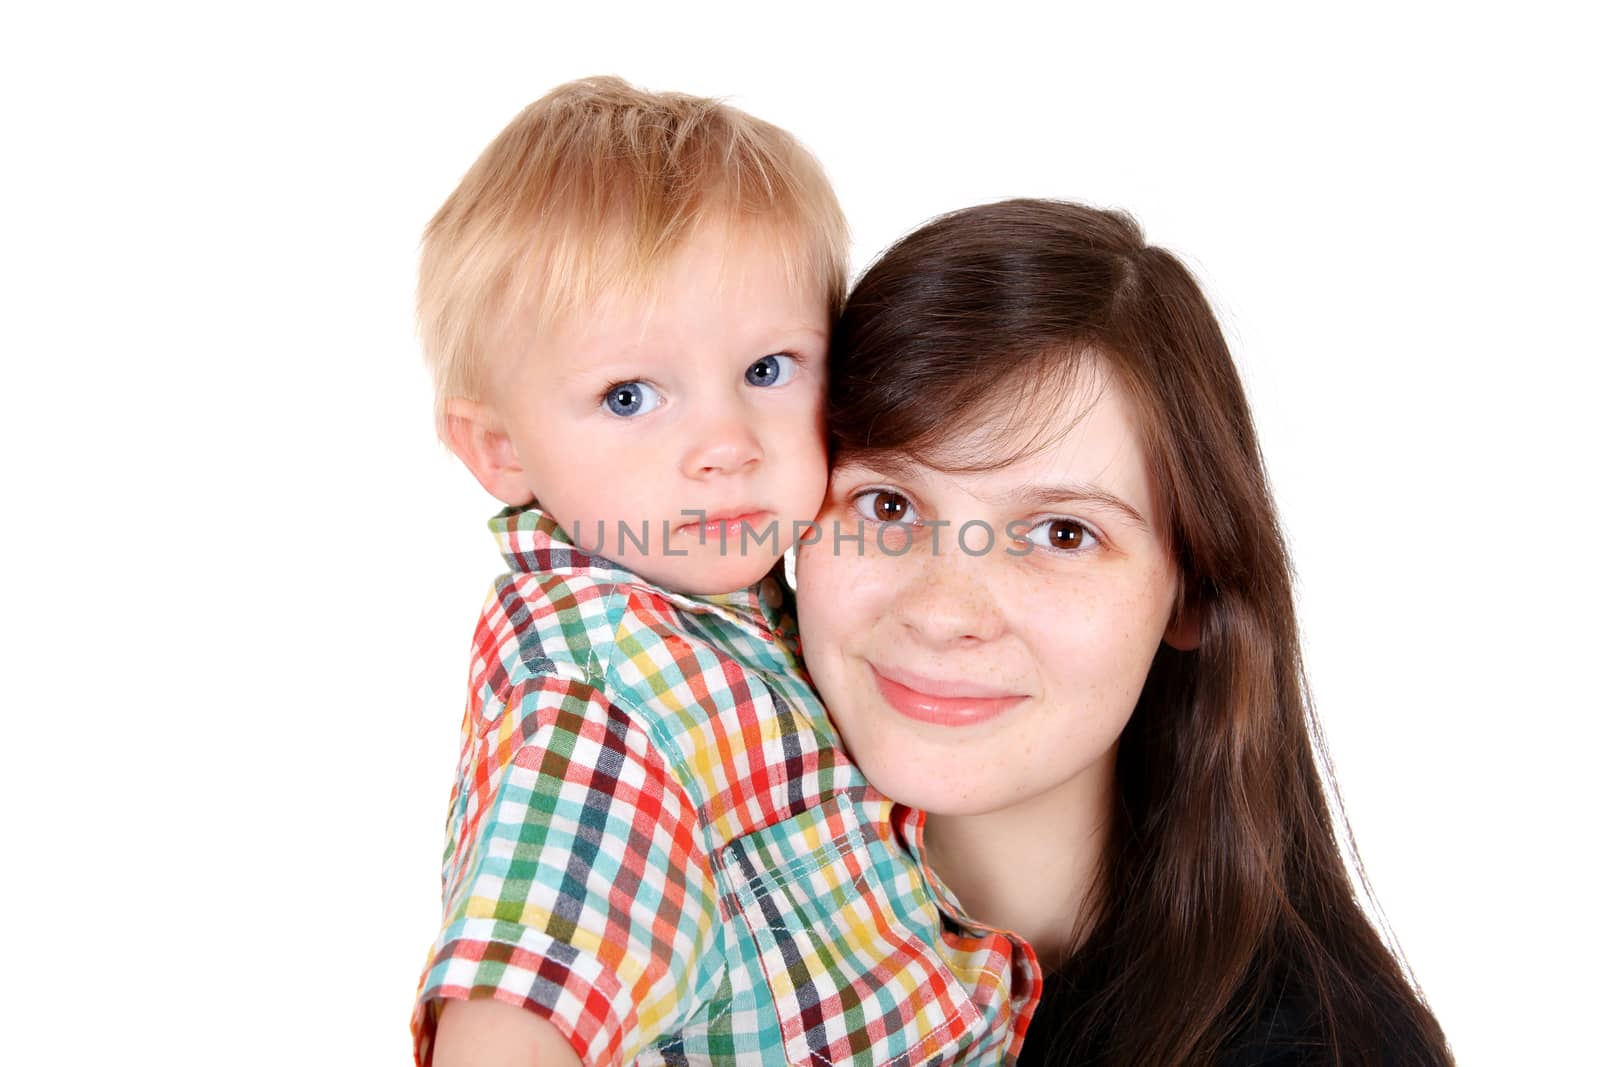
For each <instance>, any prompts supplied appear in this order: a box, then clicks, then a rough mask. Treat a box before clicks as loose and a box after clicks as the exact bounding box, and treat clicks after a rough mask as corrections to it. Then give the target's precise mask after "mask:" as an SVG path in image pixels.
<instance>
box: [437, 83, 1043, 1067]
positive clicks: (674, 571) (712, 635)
mask: <svg viewBox="0 0 1600 1067" xmlns="http://www.w3.org/2000/svg"><path fill="white" fill-rule="evenodd" d="M845 261H846V241H845V229H844V222H843V218H842V216H841V213H840V211H839V207H838V204H837V202H836V201H835V199H834V197H833V193H832V191H831V189H830V188H829V186H828V184H827V181H826V179H825V178H824V177H823V175H822V172H821V170H820V168H819V167H818V166H817V164H816V162H815V160H814V159H812V158H811V156H810V155H809V154H808V153H807V152H806V151H805V150H804V149H803V148H801V147H800V146H799V145H798V144H797V143H796V142H795V141H794V140H793V139H792V138H790V137H789V136H788V135H787V134H785V133H784V132H783V131H781V130H778V129H777V128H775V127H773V126H771V125H769V124H767V123H764V122H760V121H758V120H756V119H753V118H751V117H750V116H748V115H745V114H743V113H742V112H739V111H736V110H734V109H732V108H729V107H726V106H724V105H721V104H718V103H716V102H715V101H711V100H705V99H700V98H695V97H689V96H684V95H680V94H651V93H644V92H641V91H638V90H635V89H633V88H631V87H630V86H628V85H626V84H625V83H623V82H621V81H618V80H616V79H611V78H597V79H590V80H585V81H580V82H575V83H572V84H570V85H566V86H562V87H560V88H558V89H556V90H555V91H553V92H552V93H550V94H549V95H548V96H546V97H545V98H544V99H542V100H540V101H538V102H537V103H535V104H533V105H532V106H530V107H529V108H528V109H527V110H525V111H524V112H523V113H522V114H521V115H519V116H518V117H517V118H516V119H515V120H514V121H513V122H512V123H511V125H510V126H508V127H507V128H506V129H505V130H504V131H503V132H502V133H501V134H500V135H499V137H498V138H496V140H495V141H494V142H493V143H492V144H491V145H490V146H489V147H488V149H487V150H486V151H485V152H484V154H483V155H482V157H480V158H479V160H478V161H477V163H476V164H475V165H474V166H473V168H472V169H471V170H470V171H469V172H468V174H467V175H466V177H465V178H464V179H463V180H462V182H461V184H460V186H459V187H458V188H457V189H456V191H455V192H454V193H453V194H452V195H451V196H450V198H449V199H448V200H447V201H446V203H445V205H444V206H443V207H442V208H441V209H440V211H439V213H438V214H437V215H436V216H435V217H434V219H433V221H432V222H431V223H430V224H429V226H428V229H427V232H426V235H425V237H424V242H423V257H422V270H421V282H420V286H419V291H418V307H419V318H420V321H421V328H422V334H423V344H424V349H425V352H426V355H427V358H428V361H429V364H430V366H431V368H432V370H433V373H434V379H435V386H436V390H435V393H436V397H437V398H438V406H437V419H438V424H439V430H440V433H441V436H443V438H444V439H445V440H446V442H447V443H448V444H449V446H450V448H451V449H452V450H453V451H454V452H455V453H456V455H458V456H459V457H460V458H461V459H462V461H463V462H464V463H466V465H467V466H468V467H469V468H470V469H471V471H472V473H473V474H474V475H475V476H476V477H477V479H478V480H479V482H481V483H482V484H483V486H484V487H485V488H486V489H488V490H489V492H490V493H492V494H493V495H494V496H495V497H497V498H498V499H499V500H501V501H502V502H504V503H505V504H506V505H508V507H507V510H505V511H503V512H501V513H500V514H499V515H498V516H496V518H495V519H494V520H493V521H492V522H491V524H490V526H491V529H492V530H493V531H494V533H495V536H496V538H497V539H498V541H499V544H500V548H501V551H502V553H503V554H504V556H505V560H506V563H507V565H508V567H509V568H510V570H509V572H508V573H507V574H505V575H503V576H502V577H501V578H500V579H498V580H497V581H496V583H495V587H494V591H493V593H492V594H491V596H490V597H489V600H488V603H487V605H486V607H485V608H484V612H483V615H482V617H481V619H480V620H479V623H478V627H477V632H476V635H475V638H474V646H473V659H472V667H471V676H470V694H469V700H468V708H467V714H466V720H465V722H464V724H463V728H462V754H461V762H460V768H459V774H458V777H457V781H456V784H455V788H454V790H453V793H452V797H451V803H450V815H449V824H448V828H449V842H448V845H447V847H446V853H445V863H444V898H445V908H444V925H443V929H442V930H441V932H440V934H439V937H438V939H437V941H436V942H435V944H434V947H433V951H432V953H431V956H430V959H429V962H428V966H427V968H426V971H425V973H424V976H423V980H422V985H421V990H420V994H419V998H418V1003H417V1009H416V1012H415V1015H414V1017H413V1030H414V1034H415V1039H416V1055H417V1059H418V1062H419V1063H421V1064H428V1063H430V1062H432V1061H433V1059H434V1057H435V1055H437V1057H438V1061H439V1062H440V1063H441V1064H445V1063H455V1062H466V1061H467V1060H468V1059H470V1060H471V1061H472V1062H499V1061H498V1060H496V1059H495V1057H496V1056H498V1055H501V1054H502V1053H512V1052H516V1053H518V1054H519V1055H524V1056H526V1055H528V1054H529V1053H530V1051H538V1052H539V1053H540V1054H542V1055H544V1056H545V1057H547V1060H545V1061H541V1062H546V1061H547V1062H563V1061H565V1062H576V1061H575V1060H574V1059H573V1057H574V1056H576V1057H578V1058H581V1060H582V1061H583V1062H585V1063H589V1064H616V1063H634V1062H638V1063H663V1064H664V1063H674V1064H677V1063H736V1062H737V1063H795V1064H801V1063H808V1064H809V1063H815V1064H823V1065H827V1064H832V1065H839V1064H845V1063H851V1064H863V1065H866V1064H889V1063H902V1064H920V1063H928V1062H934V1061H937V1062H942V1063H949V1062H955V1061H958V1060H959V1061H962V1062H971V1063H981V1062H989V1063H999V1062H1002V1061H1003V1060H1004V1059H1005V1058H1007V1057H1009V1056H1012V1055H1014V1054H1015V1049H1016V1047H1018V1046H1019V1045H1020V1038H1021V1032H1022V1029H1023V1028H1024V1026H1025V1024H1026V1016H1027V1014H1028V1012H1029V1011H1030V1010H1031V1002H1032V1001H1031V997H1032V990H1033V984H1034V979H1033V976H1034V975H1035V974H1036V964H1035V962H1034V960H1033V957H1032V954H1031V950H1029V949H1028V948H1027V947H1026V946H1025V945H1024V944H1022V943H1021V942H1020V941H1017V940H1014V939H1012V938H1010V937H1008V936H1006V935H1002V934H997V933H995V932H993V931H989V930H986V929H983V928H981V927H975V926H972V925H971V924H970V923H968V922H966V921H965V920H959V921H958V920H957V918H956V917H955V916H954V915H953V914H951V913H948V912H944V911H941V908H940V906H939V904H938V903H937V900H938V898H937V896H936V894H935V893H934V892H933V891H931V890H930V888H929V884H928V882H927V880H926V875H925V873H924V871H923V869H922V866H921V859H920V857H918V856H916V855H914V854H913V853H912V852H910V851H909V850H908V849H907V848H906V847H905V846H904V845H903V844H902V843H901V842H900V841H899V840H898V839H897V838H896V836H895V831H894V828H893V826H892V824H891V822H890V804H889V801H888V800H886V799H885V798H883V797H882V796H880V795H879V794H877V793H876V792H874V791H872V790H871V789H870V787H869V786H868V785H867V783H866V781H865V779H864V778H863V777H862V776H861V773H860V771H859V770H858V769H857V768H856V767H855V766H854V765H853V764H852V763H850V761H849V759H848V757H847V756H846V755H845V754H844V753H843V751H842V749H841V748H840V747H839V743H838V741H837V738H836V736H835V734H834V732H833V730H832V727H831V726H830V724H829V722H828V720H827V717H826V715H825V713H824V711H823V709H822V707H821V705H820V704H819V703H818V701H817V698H816V696H815V694H814V692H813V691H812V689H811V688H810V685H809V683H808V681H807V679H806V677H805V674H804V671H803V669H802V668H801V666H800V664H799V662H798V660H797V659H796V653H795V644H794V630H793V625H792V619H791V615H790V613H789V612H788V610H787V608H786V604H785V590H784V588H783V586H782V584H781V583H780V582H779V581H778V580H777V579H776V577H775V576H774V575H773V574H772V573H771V572H772V569H773V565H774V563H775V562H776V560H777V559H778V557H779V554H780V553H781V552H782V551H784V550H785V549H786V548H788V547H789V545H790V544H791V543H793V542H794V540H795V539H796V537H797V536H799V535H801V534H802V533H804V532H805V529H806V524H807V523H809V521H810V520H811V519H812V517H813V516H814V515H815V514H816V511H817V508H818V506H819V504H820V502H821V500H822V497H823V493H824V491H825V488H826V481H827V456H826V451H825V446H824V438H823V426H822V410H823V393H824V380H823V375H824V367H825V355H826V348H827V333H828V328H829V325H830V322H831V319H832V317H833V315H834V314H835V312H836V311H837V309H838V307H839V304H840V302H841V300H842V298H843V293H844V280H845ZM508 1062H509V1061H508Z"/></svg>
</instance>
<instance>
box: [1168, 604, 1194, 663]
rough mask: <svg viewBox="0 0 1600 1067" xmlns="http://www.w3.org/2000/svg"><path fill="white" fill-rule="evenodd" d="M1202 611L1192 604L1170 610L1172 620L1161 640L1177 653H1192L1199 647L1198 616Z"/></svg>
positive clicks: (1177, 606)
mask: <svg viewBox="0 0 1600 1067" xmlns="http://www.w3.org/2000/svg"><path fill="white" fill-rule="evenodd" d="M1203 610H1204V609H1203V608H1202V607H1201V606H1200V605H1198V604H1194V603H1188V604H1183V603H1179V604H1177V605H1176V606H1174V607H1173V609H1172V620H1171V621H1170V622H1168V623H1167V632H1166V633H1164V634H1162V635H1161V640H1163V641H1165V642H1166V643H1167V644H1169V645H1171V646H1172V647H1173V648H1175V649H1177V650H1178V651H1179V652H1193V651H1194V650H1195V649H1197V648H1199V647H1200V615H1201V612H1202V611H1203Z"/></svg>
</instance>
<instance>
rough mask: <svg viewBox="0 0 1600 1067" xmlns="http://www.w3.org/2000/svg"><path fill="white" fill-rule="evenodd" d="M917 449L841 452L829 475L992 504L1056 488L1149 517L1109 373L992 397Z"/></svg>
mask: <svg viewBox="0 0 1600 1067" xmlns="http://www.w3.org/2000/svg"><path fill="white" fill-rule="evenodd" d="M962 421H963V425H962V426H960V427H952V428H951V432H950V433H949V434H948V435H947V436H945V437H943V438H941V439H939V440H937V441H934V442H932V443H931V447H928V448H926V449H923V450H919V451H918V452H917V453H916V454H908V453H901V452H889V453H871V454H866V455H862V456H860V457H852V456H845V457H841V461H840V462H839V463H838V465H837V466H836V468H835V477H850V476H852V474H861V473H866V472H868V471H870V472H872V473H875V474H878V475H881V476H883V477H886V478H893V479H896V480H900V481H905V482H924V483H927V482H932V481H936V480H937V481H944V482H951V483H955V484H958V485H959V486H960V487H961V488H962V489H963V490H964V491H965V492H967V493H968V494H970V495H972V496H974V497H977V498H980V499H983V500H987V501H991V502H993V503H995V504H997V505H998V504H1001V503H1003V502H1025V501H1038V500H1039V499H1041V498H1042V497H1044V496H1046V495H1048V494H1049V493H1050V492H1051V491H1053V490H1055V489H1075V490H1077V491H1078V492H1077V494H1076V495H1083V491H1090V490H1099V491H1103V492H1105V493H1108V494H1110V495H1113V496H1115V497H1118V498H1120V499H1121V500H1124V501H1126V502H1127V503H1128V504H1129V505H1130V506H1131V507H1133V508H1134V509H1135V510H1137V511H1138V512H1139V513H1140V514H1141V515H1143V516H1145V517H1146V518H1147V519H1148V518H1150V517H1151V516H1153V510H1152V509H1153V505H1154V503H1155V494H1154V487H1153V486H1152V484H1151V481H1150V476H1149V464H1148V463H1147V462H1146V459H1145V455H1144V448H1143V445H1142V443H1141V440H1142V438H1141V435H1140V433H1139V426H1138V423H1137V422H1136V421H1135V418H1134V410H1133V407H1132V405H1131V403H1130V402H1129V401H1128V397H1127V393H1126V391H1125V390H1123V389H1122V388H1121V387H1120V386H1119V385H1118V384H1117V382H1116V380H1115V379H1114V378H1113V377H1112V376H1110V375H1107V374H1104V373H1101V372H1099V371H1098V370H1097V371H1095V372H1094V373H1089V374H1081V375H1077V376H1075V378H1074V381H1073V382H1071V383H1065V385H1064V387H1061V388H1057V389H1055V390H1054V391H1050V390H1043V389H1034V390H1029V391H1017V390H1013V391H1009V393H1008V395H1005V396H1003V397H1002V396H998V395H997V396H995V397H993V399H992V400H991V401H990V403H988V404H986V405H984V410H981V411H977V412H974V413H973V415H972V416H970V417H969V418H966V419H964V420H962Z"/></svg>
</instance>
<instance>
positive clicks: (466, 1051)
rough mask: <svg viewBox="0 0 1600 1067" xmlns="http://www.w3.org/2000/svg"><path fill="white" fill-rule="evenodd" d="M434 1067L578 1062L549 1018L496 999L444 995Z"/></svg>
mask: <svg viewBox="0 0 1600 1067" xmlns="http://www.w3.org/2000/svg"><path fill="white" fill-rule="evenodd" d="M433 1065H434V1067H583V1062H582V1061H581V1060H579V1059H578V1054H577V1053H576V1052H573V1051H572V1046H571V1045H569V1044H567V1039H566V1038H564V1037H562V1036H561V1031H560V1030H557V1029H556V1028H555V1025H554V1024H553V1023H551V1022H550V1020H548V1019H545V1018H542V1017H540V1016H538V1015H535V1014H534V1013H533V1012H531V1011H527V1010H525V1009H523V1008H518V1007H516V1006H514V1005H511V1004H505V1003H502V1002H501V1001H498V1000H446V1001H445V1002H444V1003H443V1004H442V1005H441V1006H440V1010H439V1027H438V1030H437V1031H436V1032H435V1034H434V1045H433Z"/></svg>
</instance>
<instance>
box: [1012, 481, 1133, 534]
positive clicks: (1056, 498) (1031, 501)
mask: <svg viewBox="0 0 1600 1067" xmlns="http://www.w3.org/2000/svg"><path fill="white" fill-rule="evenodd" d="M1006 499H1007V500H1008V501H1009V502H1011V503H1013V504H1016V505H1018V506H1020V507H1024V508H1027V509H1028V510H1030V511H1033V510H1037V509H1041V508H1045V507H1048V506H1049V505H1051V504H1060V503H1064V502H1069V501H1070V502H1073V503H1081V502H1087V503H1091V504H1100V505H1102V506H1104V507H1108V508H1111V509H1112V510H1113V511H1119V512H1121V513H1122V514H1123V515H1125V516H1126V517H1127V519H1128V521H1129V522H1132V523H1134V524H1135V525H1137V526H1138V527H1139V528H1141V529H1143V530H1149V529H1150V523H1149V521H1148V520H1147V519H1146V518H1145V517H1144V516H1143V515H1141V514H1140V513H1139V509H1138V508H1136V507H1134V506H1133V505H1132V504H1129V503H1128V502H1127V501H1126V500H1123V499H1122V498H1121V497H1119V496H1117V495H1116V494H1115V493H1112V492H1108V491H1107V490H1105V489H1102V488H1101V487H1100V486H1098V485H1083V484H1081V483H1077V482H1068V483H1066V484H1063V485H1030V486H1027V487H1025V488H1022V489H1019V490H1017V491H1016V492H1014V493H1009V494H1007V497H1006Z"/></svg>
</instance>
